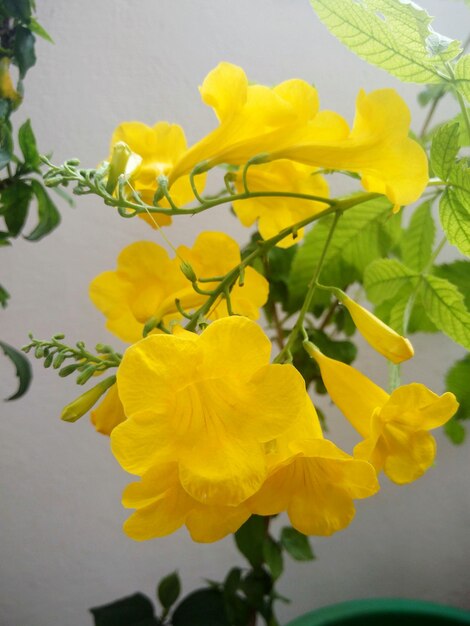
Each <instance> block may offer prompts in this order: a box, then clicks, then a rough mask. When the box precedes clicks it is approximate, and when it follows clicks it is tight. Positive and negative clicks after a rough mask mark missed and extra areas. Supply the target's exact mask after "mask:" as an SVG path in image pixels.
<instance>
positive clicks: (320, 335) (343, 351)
mask: <svg viewBox="0 0 470 626" xmlns="http://www.w3.org/2000/svg"><path fill="white" fill-rule="evenodd" d="M309 338H310V339H311V340H312V341H313V343H314V344H315V345H316V346H317V347H318V348H319V349H320V350H321V351H322V352H323V354H325V355H326V356H328V357H330V359H336V360H337V361H342V362H343V363H347V364H348V365H351V363H352V362H353V361H354V360H355V359H356V356H357V347H356V346H355V344H354V343H352V342H351V341H347V340H346V341H345V340H336V339H331V337H329V336H328V335H327V334H326V333H325V332H323V331H322V330H311V331H309Z"/></svg>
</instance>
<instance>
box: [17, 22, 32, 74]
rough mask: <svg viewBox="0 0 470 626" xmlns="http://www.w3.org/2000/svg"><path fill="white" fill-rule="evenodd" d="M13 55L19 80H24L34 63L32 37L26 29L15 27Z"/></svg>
mask: <svg viewBox="0 0 470 626" xmlns="http://www.w3.org/2000/svg"><path fill="white" fill-rule="evenodd" d="M13 53H14V57H13V60H14V62H15V63H16V65H17V66H18V69H19V72H20V78H24V77H25V76H26V72H27V71H28V70H29V68H31V67H33V65H34V64H35V63H36V53H35V52H34V35H33V33H32V32H31V31H30V30H29V29H28V28H24V27H23V26H17V27H16V29H15V43H14V45H13Z"/></svg>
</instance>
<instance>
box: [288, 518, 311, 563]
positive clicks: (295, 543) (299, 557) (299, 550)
mask: <svg viewBox="0 0 470 626" xmlns="http://www.w3.org/2000/svg"><path fill="white" fill-rule="evenodd" d="M281 544H282V546H283V547H284V548H285V549H286V551H287V552H288V553H289V554H290V556H291V557H292V558H293V559H295V560H296V561H313V559H314V558H315V555H314V554H313V550H312V548H311V546H310V542H309V540H308V537H306V536H305V535H303V534H302V533H300V532H299V531H298V530H296V529H295V528H291V527H290V526H285V527H284V528H283V529H282V531H281Z"/></svg>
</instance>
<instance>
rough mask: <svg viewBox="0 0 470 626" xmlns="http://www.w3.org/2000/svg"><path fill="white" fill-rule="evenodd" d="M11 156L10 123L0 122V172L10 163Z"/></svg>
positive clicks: (6, 121)
mask: <svg viewBox="0 0 470 626" xmlns="http://www.w3.org/2000/svg"><path fill="white" fill-rule="evenodd" d="M12 154H13V138H12V136H11V123H10V122H9V121H8V120H4V121H0V170H2V169H3V168H4V167H6V166H7V165H8V163H10V161H11V157H12Z"/></svg>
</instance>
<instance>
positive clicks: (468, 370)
mask: <svg viewBox="0 0 470 626" xmlns="http://www.w3.org/2000/svg"><path fill="white" fill-rule="evenodd" d="M446 386H447V389H448V390H449V391H451V392H452V393H453V394H455V396H456V398H457V400H458V401H459V404H460V406H459V409H458V411H457V414H456V417H458V419H470V355H467V356H466V357H465V358H464V359H462V360H460V361H457V362H456V363H454V365H453V366H452V367H451V368H450V370H449V371H448V372H447V374H446Z"/></svg>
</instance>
